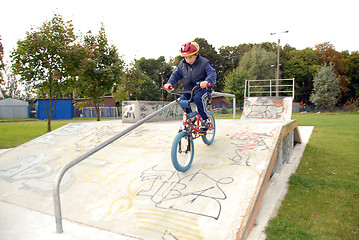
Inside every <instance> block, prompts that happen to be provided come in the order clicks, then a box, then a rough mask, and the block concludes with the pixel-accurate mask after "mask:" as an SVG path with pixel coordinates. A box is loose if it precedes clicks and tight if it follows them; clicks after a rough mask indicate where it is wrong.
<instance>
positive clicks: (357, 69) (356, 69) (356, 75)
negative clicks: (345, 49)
mask: <svg viewBox="0 0 359 240" xmlns="http://www.w3.org/2000/svg"><path fill="white" fill-rule="evenodd" d="M344 65H345V66H346V67H347V68H348V73H347V76H348V78H349V79H350V81H351V83H352V84H353V87H354V89H355V90H354V91H355V93H356V97H359V51H354V52H351V54H347V56H346V58H345V60H344Z"/></svg>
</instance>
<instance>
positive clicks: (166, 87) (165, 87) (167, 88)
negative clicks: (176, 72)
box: [163, 83, 172, 90]
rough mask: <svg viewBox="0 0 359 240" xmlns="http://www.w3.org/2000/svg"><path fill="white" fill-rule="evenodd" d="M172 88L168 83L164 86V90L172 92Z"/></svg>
mask: <svg viewBox="0 0 359 240" xmlns="http://www.w3.org/2000/svg"><path fill="white" fill-rule="evenodd" d="M171 88H172V84H170V83H166V84H165V85H163V89H166V90H170V89H171Z"/></svg>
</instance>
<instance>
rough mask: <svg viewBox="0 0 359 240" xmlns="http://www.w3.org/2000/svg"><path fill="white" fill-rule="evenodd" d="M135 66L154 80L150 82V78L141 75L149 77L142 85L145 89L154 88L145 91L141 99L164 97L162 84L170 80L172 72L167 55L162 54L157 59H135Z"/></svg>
mask: <svg viewBox="0 0 359 240" xmlns="http://www.w3.org/2000/svg"><path fill="white" fill-rule="evenodd" d="M134 68H135V69H136V70H138V71H140V72H141V73H143V74H145V75H147V76H148V77H149V78H150V79H152V82H150V81H149V79H148V78H146V77H144V76H143V75H140V76H141V77H142V78H143V79H147V80H146V81H145V82H146V83H145V84H144V85H141V86H143V87H144V88H145V89H152V91H144V92H143V93H142V94H141V98H140V99H141V100H150V99H151V100H159V99H160V98H162V93H163V92H162V90H161V89H162V85H163V84H164V83H166V82H167V81H168V79H169V78H170V76H171V74H172V67H171V65H170V64H168V63H166V60H165V57H163V56H161V57H159V58H157V59H153V58H150V59H146V58H141V59H139V60H136V61H135V65H134ZM147 85H148V86H147ZM144 93H148V95H144Z"/></svg>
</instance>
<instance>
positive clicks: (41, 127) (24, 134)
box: [0, 113, 359, 240]
mask: <svg viewBox="0 0 359 240" xmlns="http://www.w3.org/2000/svg"><path fill="white" fill-rule="evenodd" d="M216 118H229V119H231V118H232V115H231V114H227V115H222V114H221V115H216ZM237 118H240V114H237ZM293 119H296V120H297V122H298V125H299V126H314V130H313V133H312V136H311V138H310V140H309V143H308V145H307V147H306V150H305V152H304V155H303V157H302V160H301V162H300V164H299V166H298V168H297V171H296V173H295V174H293V175H292V177H291V178H290V181H289V190H288V193H287V195H286V197H285V199H284V200H283V202H282V206H281V208H280V209H279V212H278V215H277V217H276V218H274V219H273V220H272V221H271V222H270V224H269V226H268V227H267V229H266V234H267V239H268V240H272V239H274V240H280V239H286V240H287V239H323V240H324V239H346V240H347V239H359V114H358V113H322V114H313V113H309V114H306V115H301V114H294V115H293ZM106 120H107V119H106ZM74 121H76V120H71V121H69V120H67V121H61V120H56V121H52V129H53V130H54V129H56V128H58V127H61V126H64V125H65V124H67V123H70V122H74ZM88 121H94V120H93V119H90V120H88ZM46 130H47V121H31V122H0V133H1V134H0V149H1V148H12V147H16V146H18V145H20V144H22V143H25V142H27V141H29V140H31V139H33V138H35V137H38V136H40V135H42V134H45V133H46Z"/></svg>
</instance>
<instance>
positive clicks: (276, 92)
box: [270, 30, 289, 97]
mask: <svg viewBox="0 0 359 240" xmlns="http://www.w3.org/2000/svg"><path fill="white" fill-rule="evenodd" d="M288 32H289V31H288V30H287V31H283V32H279V33H270V35H275V34H278V53H277V79H276V87H275V94H276V97H278V96H279V78H280V73H279V66H280V51H279V50H280V46H279V45H280V39H279V34H281V33H288Z"/></svg>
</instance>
